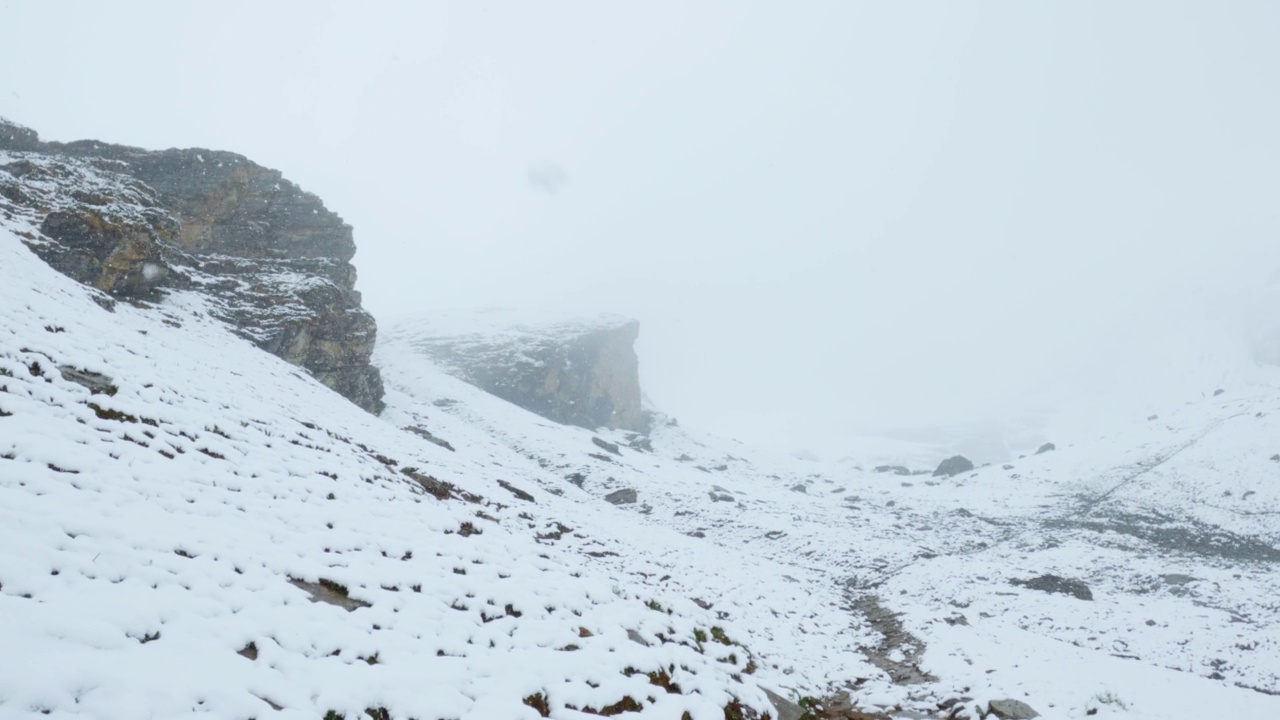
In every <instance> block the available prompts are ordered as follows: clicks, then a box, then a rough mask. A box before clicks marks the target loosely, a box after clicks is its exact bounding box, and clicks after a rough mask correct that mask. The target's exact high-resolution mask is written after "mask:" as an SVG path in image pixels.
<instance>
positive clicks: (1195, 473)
mask: <svg viewBox="0 0 1280 720" xmlns="http://www.w3.org/2000/svg"><path fill="white" fill-rule="evenodd" d="M20 229H21V228H19V227H17V226H16V225H15V226H13V227H10V228H7V229H6V228H4V227H3V226H2V223H0V337H2V338H4V340H3V342H0V648H3V650H2V651H0V717H27V716H31V717H55V718H56V717H84V718H138V717H156V718H174V717H196V716H200V717H214V718H248V717H257V718H269V717H279V718H290V717H296V718H319V717H324V716H325V714H326V713H327V712H329V711H333V712H334V713H335V714H337V715H345V716H346V717H347V718H351V719H354V718H357V717H361V716H366V717H367V716H372V717H374V718H378V717H395V718H409V717H412V718H420V719H421V718H478V719H488V718H521V717H524V718H536V717H539V715H540V711H539V709H541V710H543V711H545V712H547V713H549V715H550V716H551V717H555V718H577V717H587V716H588V714H587V712H586V711H587V710H588V709H592V710H596V711H599V710H604V709H606V708H611V707H612V708H613V709H616V710H624V709H637V708H638V709H639V716H640V717H654V718H680V717H681V716H682V715H683V714H684V713H686V712H687V713H689V716H690V717H691V718H694V719H695V720H702V719H709V718H714V719H716V720H719V718H723V717H726V715H725V711H724V709H723V708H724V707H725V706H726V705H727V704H729V703H731V702H732V701H733V699H734V698H738V699H740V700H741V702H742V703H744V704H745V705H748V706H750V707H754V708H756V709H759V710H769V711H772V710H773V708H771V707H770V705H769V702H768V700H767V699H766V697H765V694H764V692H763V689H764V688H768V689H770V690H772V691H775V692H777V693H779V694H781V695H782V696H784V697H785V696H789V697H792V698H799V697H800V696H803V695H821V694H824V693H826V692H827V691H829V690H832V689H838V688H841V687H848V688H853V693H852V694H853V697H854V699H855V700H856V702H858V703H859V705H860V706H861V707H863V708H866V709H875V708H882V709H886V710H888V711H890V712H891V713H893V714H900V715H902V716H914V717H919V715H918V714H916V715H911V712H920V711H930V710H932V709H933V708H936V707H937V705H938V703H939V702H941V701H945V700H947V699H949V698H955V697H965V698H967V699H966V700H965V701H964V706H965V707H966V708H972V707H973V706H974V705H978V704H982V705H984V706H985V704H986V702H987V701H988V700H992V699H1000V698H1014V699H1020V700H1023V701H1024V702H1026V703H1027V704H1029V705H1030V706H1032V707H1034V708H1035V709H1036V710H1038V711H1039V712H1040V713H1041V715H1042V716H1044V717H1047V718H1056V717H1061V718H1076V717H1089V716H1094V717H1121V718H1150V719H1159V720H1176V719H1177V718H1188V719H1191V718H1196V719H1197V720H1199V719H1201V718H1205V717H1232V718H1274V717H1280V696H1277V695H1276V694H1275V693H1277V692H1280V677H1277V673H1278V672H1280V605H1278V604H1277V602H1276V598H1277V597H1280V574H1277V572H1276V568H1277V566H1280V557H1278V556H1280V551H1277V550H1276V546H1277V544H1278V543H1280V462H1275V461H1272V460H1270V459H1269V458H1270V457H1271V456H1272V455H1274V454H1276V453H1277V452H1280V441H1278V440H1277V439H1276V438H1280V427H1277V424H1278V423H1280V415H1275V414H1273V413H1275V412H1276V411H1278V410H1280V383H1278V384H1275V385H1261V386H1257V387H1250V388H1228V389H1227V392H1225V393H1224V394H1222V395H1220V396H1216V397H1213V398H1211V399H1207V400H1201V401H1197V402H1194V403H1192V404H1189V405H1185V406H1180V405H1178V403H1177V402H1171V409H1170V411H1169V412H1167V413H1162V414H1161V416H1160V417H1159V418H1158V419H1156V420H1152V421H1146V420H1138V421H1137V422H1135V424H1134V426H1133V427H1132V428H1130V429H1128V430H1126V431H1124V432H1121V433H1116V434H1113V435H1111V436H1109V437H1105V438H1100V439H1095V438H1089V439H1088V442H1084V441H1083V439H1081V440H1080V441H1078V442H1075V443H1074V446H1072V447H1068V446H1067V445H1068V443H1069V441H1066V440H1061V439H1060V440H1059V449H1058V450H1057V451H1055V452H1052V453H1047V454H1044V455H1039V456H1033V457H1029V458H1025V459H1022V460H1018V461H1015V462H1014V463H1012V466H1011V467H1008V468H1005V467H1002V466H988V467H982V468H979V469H978V470H976V471H974V472H972V473H966V474H964V475H961V476H957V477H955V478H950V479H942V478H933V477H931V476H928V475H925V476H899V475H895V474H893V473H876V472H874V471H872V470H871V469H870V468H865V469H858V468H857V467H855V466H854V465H852V464H850V463H842V464H841V463H833V464H820V463H814V462H808V461H800V460H796V459H794V458H789V457H783V456H775V455H772V454H770V453H767V452H760V451H756V450H753V449H751V448H748V447H744V446H742V445H740V444H738V443H735V442H733V441H729V440H724V439H720V438H714V437H709V436H704V435H700V434H698V433H697V432H694V431H690V430H686V429H685V428H681V427H676V426H672V425H668V424H666V422H664V420H663V418H662V417H661V416H659V422H658V423H657V424H656V427H655V429H654V431H653V433H652V434H651V438H650V440H651V443H652V449H651V450H647V449H641V448H639V447H633V445H639V443H637V442H635V441H636V440H637V438H635V437H633V436H631V435H629V434H627V433H621V432H609V433H592V432H590V431H587V430H583V429H581V428H572V427H564V426H560V425H556V424H554V423H551V422H549V421H547V420H544V419H542V418H540V417H537V416H535V415H532V414H530V413H527V412H525V411H524V410H521V409H519V408H516V407H513V406H511V405H509V404H507V403H505V402H503V401H501V400H498V399H496V398H494V397H492V396H489V395H486V394H484V393H483V392H481V391H479V390H477V389H476V388H474V387H472V386H470V385H467V384H465V383H463V382H461V381H459V380H457V379H455V378H453V377H451V376H450V375H448V374H446V373H445V372H443V371H442V370H440V369H439V368H437V367H434V366H433V365H432V364H431V363H430V362H428V361H427V360H426V359H425V358H424V357H422V356H421V355H420V354H418V353H417V352H416V351H415V350H414V349H413V345H412V342H411V335H409V334H404V333H400V334H397V333H388V337H391V338H396V339H394V340H392V341H390V342H387V343H384V344H383V345H382V346H381V347H380V348H379V351H378V353H377V356H376V358H375V360H376V362H377V364H378V365H379V366H380V367H381V368H382V369H383V372H384V375H385V379H386V383H387V388H388V395H387V402H388V409H387V411H386V412H385V413H384V414H383V416H382V417H381V418H375V417H372V416H370V415H367V414H366V413H364V412H362V411H360V410H358V409H357V408H355V407H353V406H352V405H351V404H349V403H348V402H347V401H346V400H344V399H342V398H341V397H339V396H337V395H335V394H333V393H331V392H330V391H328V390H327V389H326V388H324V387H323V386H322V385H320V384H319V383H318V382H316V381H315V380H313V379H312V378H310V377H309V376H307V375H306V374H305V373H304V372H303V371H301V370H299V369H297V368H294V367H292V366H290V365H288V364H286V363H284V362H282V361H280V360H278V359H276V358H275V357H272V356H270V355H267V354H266V353H264V352H262V351H260V350H258V349H256V348H254V347H253V346H252V345H251V344H249V343H248V342H247V341H245V340H242V339H239V338H237V337H235V336H234V335H232V334H231V333H230V332H229V331H228V330H226V329H225V328H224V327H223V326H222V324H221V323H219V322H218V321H217V320H215V319H213V318H212V317H211V316H210V314H209V312H208V310H207V307H206V305H205V303H204V301H203V299H202V298H201V297H199V296H198V295H196V294H191V293H176V294H173V295H171V296H169V297H168V298H167V299H166V300H165V301H164V302H163V303H161V304H159V305H156V306H148V307H135V306H132V305H128V304H125V303H118V304H117V305H116V306H115V310H114V312H109V311H107V310H105V309H103V308H102V307H101V306H100V305H99V304H97V303H95V302H94V301H93V299H92V295H93V294H94V292H95V291H92V290H90V289H88V288H85V287H83V286H81V285H78V284H76V283H75V282H73V281H71V280H69V279H67V278H65V277H63V276H62V275H60V274H58V273H56V272H55V271H53V270H51V269H50V268H48V267H47V266H46V265H45V264H44V263H43V262H41V261H40V260H39V259H38V258H37V257H36V256H35V255H33V254H32V253H31V252H30V251H29V250H27V249H26V248H25V247H24V246H23V245H22V243H21V241H20V239H19V238H18V237H17V236H16V235H15V234H14V231H15V230H20ZM1175 400H1176V399H1175ZM426 434H429V435H430V436H432V437H434V438H435V439H437V440H441V441H444V442H447V443H448V444H449V446H450V448H452V449H450V448H446V447H444V446H443V445H441V444H439V443H438V442H433V441H431V440H430V439H428V438H427V437H425V435H426ZM594 438H599V439H600V440H602V441H604V442H605V443H606V444H607V443H615V444H617V445H618V449H617V452H616V453H615V452H612V451H611V450H610V449H608V448H607V447H603V446H602V445H601V444H598V443H596V442H594V441H593V439H594ZM627 489H631V490H635V501H634V502H630V503H623V504H616V505H615V504H614V503H612V502H609V501H607V500H606V499H605V496H606V495H609V494H610V493H614V492H616V491H619V490H627ZM615 499H617V498H616V497H615ZM1048 573H1052V574H1055V575H1058V576H1062V577H1064V578H1070V579H1074V580H1079V581H1083V582H1085V583H1087V584H1088V586H1089V588H1090V590H1091V593H1092V598H1093V599H1092V600H1082V599H1078V598H1076V597H1074V596H1071V595H1065V594H1049V593H1045V592H1042V591H1039V590H1035V589H1030V588H1027V587H1023V586H1018V585H1013V584H1011V583H1010V582H1009V581H1010V580H1014V579H1017V580H1028V579H1032V578H1035V577H1037V576H1040V575H1044V574H1048ZM676 686H678V688H677V687H676ZM1249 688H1253V689H1249ZM676 690H678V692H677V691H676ZM628 698H629V699H630V701H632V703H634V704H629V703H628V702H627V699H628ZM526 700H528V701H529V702H528V703H526V702H525V701H526ZM544 701H545V706H544V705H543V702H544ZM535 706H536V707H535ZM895 707H901V708H903V710H894V708H895ZM1091 712H1092V713H1093V714H1092V715H1090V713H1091Z"/></svg>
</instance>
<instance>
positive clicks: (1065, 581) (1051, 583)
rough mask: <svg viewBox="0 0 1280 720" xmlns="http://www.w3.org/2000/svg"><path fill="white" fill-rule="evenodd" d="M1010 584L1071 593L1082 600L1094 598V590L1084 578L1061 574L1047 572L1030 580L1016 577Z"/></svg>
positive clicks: (1065, 593)
mask: <svg viewBox="0 0 1280 720" xmlns="http://www.w3.org/2000/svg"><path fill="white" fill-rule="evenodd" d="M1009 584H1010V585H1017V586H1019V587H1024V588H1027V589H1028V590H1039V591H1041V592H1047V593H1058V594H1061V595H1071V596H1072V597H1076V598H1079V599H1081V600H1092V599H1093V591H1092V590H1090V589H1089V585H1088V584H1087V583H1085V582H1084V581H1083V580H1074V579H1072V578H1065V577H1062V576H1060V575H1052V574H1046V575H1041V576H1039V577H1034V578H1031V579H1030V580H1018V579H1016V578H1015V579H1013V580H1010V581H1009Z"/></svg>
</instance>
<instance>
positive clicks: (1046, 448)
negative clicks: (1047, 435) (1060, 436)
mask: <svg viewBox="0 0 1280 720" xmlns="http://www.w3.org/2000/svg"><path fill="white" fill-rule="evenodd" d="M1057 449H1058V446H1057V445H1054V444H1053V443H1051V442H1047V443H1045V444H1043V445H1041V446H1040V447H1039V448H1038V449H1037V450H1036V454H1037V455H1043V454H1045V453H1047V452H1052V451H1054V450H1057Z"/></svg>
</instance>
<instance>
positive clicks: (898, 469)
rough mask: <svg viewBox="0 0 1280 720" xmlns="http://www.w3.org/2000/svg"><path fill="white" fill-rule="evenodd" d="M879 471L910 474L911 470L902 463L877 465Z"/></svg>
mask: <svg viewBox="0 0 1280 720" xmlns="http://www.w3.org/2000/svg"><path fill="white" fill-rule="evenodd" d="M875 470H876V472H878V473H887V472H891V473H893V474H894V475H910V474H911V470H909V469H908V468H906V467H903V466H902V465H877V466H876V468H875Z"/></svg>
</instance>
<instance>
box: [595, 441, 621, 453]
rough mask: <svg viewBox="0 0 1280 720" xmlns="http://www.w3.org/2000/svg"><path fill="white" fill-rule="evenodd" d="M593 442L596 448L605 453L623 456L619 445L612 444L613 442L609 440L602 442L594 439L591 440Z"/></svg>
mask: <svg viewBox="0 0 1280 720" xmlns="http://www.w3.org/2000/svg"><path fill="white" fill-rule="evenodd" d="M591 442H592V443H594V444H595V446H596V447H598V448H600V449H601V450H605V451H607V452H611V453H613V454H614V455H621V454H622V451H621V450H619V449H618V444H617V443H611V442H609V441H608V440H601V439H600V438H598V437H593V438H591Z"/></svg>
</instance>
